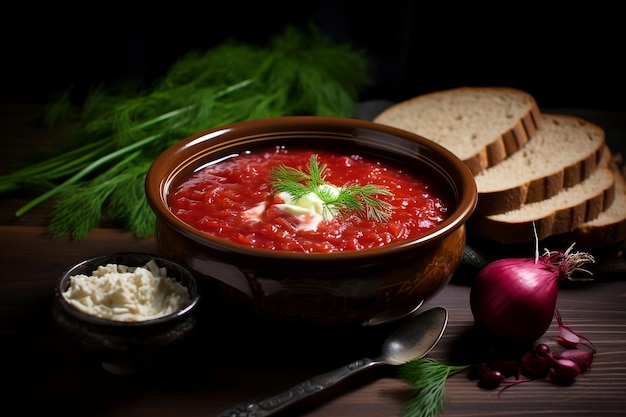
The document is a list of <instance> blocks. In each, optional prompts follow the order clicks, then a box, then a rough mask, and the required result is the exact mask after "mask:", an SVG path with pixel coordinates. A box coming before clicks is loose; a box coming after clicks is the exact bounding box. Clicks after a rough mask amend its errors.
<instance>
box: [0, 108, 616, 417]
mask: <svg viewBox="0 0 626 417" xmlns="http://www.w3.org/2000/svg"><path fill="white" fill-rule="evenodd" d="M35 109H36V108H33V107H32V106H29V105H2V106H0V111H1V113H0V121H1V125H0V129H1V132H0V133H1V135H0V138H1V141H2V172H7V171H8V170H9V163H10V162H15V161H20V160H25V159H26V158H27V157H28V156H29V155H30V154H31V153H32V152H33V150H34V149H35V148H37V147H40V146H45V145H46V144H50V143H52V140H53V137H54V134H55V132H54V131H51V130H47V129H43V128H41V127H37V126H36V124H34V122H33V118H32V116H33V114H34V113H33V110H35ZM29 197H32V196H29V195H28V194H23V193H14V194H11V195H4V196H0V265H2V272H1V273H0V335H1V337H2V340H1V341H0V342H1V344H2V352H3V355H4V361H3V362H4V363H3V366H2V376H3V379H4V384H3V385H4V387H5V388H3V390H2V391H1V392H2V398H3V399H4V401H3V406H4V407H9V406H11V407H18V408H17V409H19V410H20V412H21V414H23V415H31V414H32V412H35V411H39V412H44V413H46V415H47V414H49V413H63V415H65V416H67V415H80V416H121V415H124V416H152V417H158V416H163V417H165V416H186V417H193V416H202V417H206V416H215V415H218V414H219V413H220V412H222V411H224V410H226V409H228V408H229V407H231V406H233V405H235V404H237V403H240V402H243V401H249V400H253V399H256V398H258V397H261V396H265V395H271V394H276V393H278V392H280V391H281V390H283V389H287V388H289V387H291V386H293V385H295V384H297V383H299V382H301V381H303V380H305V379H307V378H309V377H312V376H314V375H316V374H318V373H322V372H326V371H329V370H331V369H334V368H336V367H339V366H342V365H344V364H347V363H349V362H352V361H353V360H356V359H359V358H362V357H371V355H376V354H378V349H379V346H380V344H381V342H382V340H384V338H385V336H386V334H387V333H388V332H389V330H390V329H391V328H392V327H393V325H386V327H385V326H381V327H377V328H362V329H351V330H347V331H346V330H341V331H340V330H334V329H326V330H322V329H293V328H289V329H287V328H285V327H283V326H278V325H270V324H263V323H257V322H254V321H247V320H242V319H241V318H238V317H235V316H233V317H231V316H229V315H228V314H224V313H222V314H219V312H216V311H215V308H214V307H213V306H211V305H204V306H203V308H202V309H201V311H200V314H201V316H200V321H199V326H198V331H197V332H196V333H195V334H194V335H193V337H192V338H191V340H189V342H188V343H187V344H185V345H184V346H183V347H181V349H180V352H178V354H176V355H173V357H170V358H168V359H167V360H164V362H163V363H162V364H161V365H160V366H159V367H158V368H156V369H154V370H153V371H151V372H147V373H145V374H141V375H130V376H129V375H126V376H121V375H113V374H109V373H107V372H106V371H105V370H103V369H102V367H101V366H100V364H99V363H97V361H94V360H93V358H91V357H89V356H88V355H87V354H85V353H84V352H83V351H82V350H81V349H80V348H79V347H77V346H76V345H75V344H74V343H73V342H72V341H70V340H67V339H66V338H65V337H64V336H63V335H62V334H61V332H60V331H59V329H57V328H56V327H55V326H54V323H53V322H52V320H51V314H50V308H51V301H52V293H53V286H54V284H55V281H56V280H57V279H58V276H59V274H60V273H61V272H62V271H63V270H64V269H66V268H67V267H68V266H69V265H71V264H72V263H74V262H76V261H78V260H80V259H81V258H84V257H88V256H91V255H95V254H100V253H104V252H112V251H126V250H132V251H144V252H151V253H155V250H156V249H155V245H154V241H153V239H143V240H140V239H137V238H135V237H134V236H132V235H131V234H129V233H128V232H124V231H122V230H118V229H114V228H98V229H95V230H93V231H92V232H91V233H90V234H89V235H88V236H87V237H86V238H85V239H84V240H81V241H71V240H69V239H65V238H60V239H54V240H53V239H51V238H50V236H49V235H48V233H47V230H46V224H47V219H48V216H49V214H50V212H51V208H52V203H51V202H49V203H46V204H44V205H42V206H40V207H37V208H36V209H35V210H33V211H32V212H30V213H29V214H27V215H26V216H24V217H21V218H15V217H14V215H13V213H14V212H15V210H16V209H17V208H18V207H19V206H21V205H22V204H24V203H25V202H26V201H28V199H29ZM523 255H524V256H528V255H529V254H523ZM531 256H532V255H531ZM616 256H617V259H618V261H620V262H622V264H620V265H623V261H624V255H623V253H622V252H620V253H617V254H616ZM618 264H619V263H618ZM593 268H597V270H596V272H595V280H594V281H593V282H590V283H586V284H580V285H569V286H564V287H563V288H562V289H561V290H560V293H559V298H558V303H557V307H558V308H559V310H560V312H561V315H562V316H563V318H564V321H565V322H566V324H567V325H568V326H569V327H571V328H572V329H574V330H575V331H577V332H579V333H581V334H583V335H585V336H586V337H587V338H589V339H590V340H591V341H592V342H593V343H594V344H595V346H596V347H597V354H596V357H595V360H594V362H593V365H592V367H591V369H590V370H588V371H587V372H586V373H585V374H583V375H582V376H579V377H578V378H577V379H576V381H575V383H574V384H572V385H570V386H556V385H552V384H550V383H548V382H547V381H543V380H541V381H540V380H537V381H532V382H530V383H524V384H520V385H517V386H514V387H512V388H509V389H507V390H506V391H504V392H502V393H501V394H500V395H498V390H493V391H492V390H483V389H480V388H478V387H477V386H476V384H475V383H474V382H473V381H470V380H469V379H467V377H466V376H465V374H460V375H455V376H453V377H451V378H449V379H448V381H447V395H448V402H447V404H446V406H445V408H444V409H443V410H442V412H441V413H440V415H441V416H504V415H506V416H529V415H532V416H600V415H615V416H618V415H619V416H624V415H626V396H625V394H626V279H624V276H625V275H624V271H623V269H622V270H616V269H615V268H613V267H610V266H609V267H607V265H606V264H598V265H594V266H593ZM593 268H592V269H593ZM469 282H471V276H470V275H469V272H467V270H466V269H462V270H460V271H459V272H458V273H457V275H456V276H455V277H454V278H453V281H452V282H451V283H450V284H449V285H448V286H447V287H446V288H445V289H444V290H443V291H442V292H441V293H439V294H438V295H437V296H436V297H435V298H434V299H432V300H431V301H430V302H429V303H428V306H436V305H440V306H444V307H446V308H447V309H448V311H449V323H448V327H447V329H446V331H445V333H444V336H443V338H442V340H441V342H440V343H439V344H438V345H437V346H436V348H435V349H434V350H433V351H431V353H430V354H429V355H428V356H429V357H430V358H433V359H436V360H439V361H441V362H444V363H449V364H462V363H463V361H466V360H468V359H467V358H468V357H470V356H468V353H469V352H472V351H473V349H475V347H476V346H477V345H478V344H479V343H480V341H478V340H475V338H474V337H473V336H472V335H473V332H472V329H473V319H472V315H471V312H470V309H469V297H468V296H469ZM556 335H557V328H556V323H553V324H552V326H551V327H550V329H549V330H548V332H547V333H546V334H545V335H544V337H543V338H542V339H540V341H543V342H545V343H547V344H548V345H550V346H551V347H553V348H554V349H557V348H558V346H557V345H556V343H555V342H554V339H555V337H556ZM396 370H397V369H396V368H392V367H388V368H384V367H383V368H378V369H374V370H371V372H367V373H365V374H362V375H359V376H358V377H355V378H353V379H351V380H349V381H347V382H346V383H345V384H343V385H341V386H340V387H339V388H337V389H335V390H333V391H331V392H329V393H326V394H323V395H321V396H320V397H319V398H315V399H314V400H311V401H307V402H305V403H304V404H302V405H300V406H298V407H296V408H295V409H292V410H289V411H288V412H286V413H284V415H292V416H307V417H324V416H344V415H359V416H361V417H369V416H371V417H381V416H402V415H403V405H404V404H406V402H407V401H408V400H409V399H410V398H411V396H412V395H413V392H412V390H411V388H410V387H409V385H407V384H406V383H405V382H404V381H402V380H400V379H399V378H398V377H397V374H396ZM13 409H15V408H13Z"/></svg>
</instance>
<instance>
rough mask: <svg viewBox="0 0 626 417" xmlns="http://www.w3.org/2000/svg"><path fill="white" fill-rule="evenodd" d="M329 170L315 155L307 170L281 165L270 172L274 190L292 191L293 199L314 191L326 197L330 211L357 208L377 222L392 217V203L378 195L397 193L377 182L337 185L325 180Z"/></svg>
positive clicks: (321, 198)
mask: <svg viewBox="0 0 626 417" xmlns="http://www.w3.org/2000/svg"><path fill="white" fill-rule="evenodd" d="M325 170H326V164H322V165H321V166H320V165H319V163H318V161H317V155H316V154H313V155H311V158H310V159H309V163H308V165H307V167H306V171H305V170H304V169H302V167H298V168H293V167H288V166H286V165H284V164H281V165H279V166H278V167H276V168H274V169H273V170H272V171H271V172H270V180H271V181H272V191H273V192H274V193H281V192H284V193H288V194H290V195H291V197H292V201H297V200H298V199H300V198H302V197H304V196H305V195H307V194H309V193H313V194H315V195H316V196H318V197H319V199H320V200H322V202H323V205H324V210H325V211H329V212H330V213H337V212H342V211H344V212H345V211H356V212H359V213H362V214H363V215H365V216H366V217H367V218H368V219H373V220H375V221H380V222H382V221H386V220H388V219H389V217H390V216H391V206H390V204H389V203H388V202H386V201H383V200H380V199H378V198H376V197H375V196H376V195H385V196H393V194H392V193H391V192H390V191H388V190H387V189H386V188H384V187H379V186H376V185H373V184H367V185H358V184H344V185H342V186H341V187H340V188H337V187H336V186H334V185H333V184H330V183H328V182H327V181H326V180H325V179H324V171H325ZM333 190H336V191H337V192H334V191H333Z"/></svg>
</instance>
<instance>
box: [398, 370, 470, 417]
mask: <svg viewBox="0 0 626 417" xmlns="http://www.w3.org/2000/svg"><path fill="white" fill-rule="evenodd" d="M469 367H470V366H469V365H447V364H444V363H441V362H439V361H436V360H434V359H430V358H419V359H415V360H412V361H409V362H407V363H405V364H403V365H401V367H400V370H399V376H400V378H401V379H403V380H404V381H405V382H407V383H409V385H411V386H412V387H413V389H414V391H415V395H414V396H413V397H412V398H411V399H410V400H409V401H408V403H407V404H405V406H404V417H435V416H436V415H437V414H438V413H439V411H441V410H442V408H443V407H444V405H445V403H446V399H447V398H446V381H447V380H448V378H449V377H450V376H451V375H454V374H456V373H459V372H462V371H464V370H466V369H468V368H469Z"/></svg>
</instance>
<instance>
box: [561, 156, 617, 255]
mask: <svg viewBox="0 0 626 417" xmlns="http://www.w3.org/2000/svg"><path fill="white" fill-rule="evenodd" d="M612 170H613V176H614V177H615V193H616V194H615V199H614V200H613V203H612V205H611V206H609V207H608V208H607V211H605V212H606V213H607V214H606V215H605V217H604V218H601V217H600V216H601V215H602V213H600V214H598V217H596V218H595V219H594V220H592V221H590V222H585V223H582V224H581V225H580V226H578V227H577V228H575V229H574V230H572V231H571V232H567V233H564V234H559V235H555V236H553V237H552V238H551V239H552V240H554V241H555V242H558V243H565V244H571V243H573V242H575V243H576V246H577V247H580V248H587V249H592V248H601V247H605V246H610V245H615V244H617V243H620V242H622V241H624V240H625V239H626V178H625V176H624V173H622V172H620V169H619V167H618V166H616V165H614V166H613V167H612ZM613 205H615V207H613ZM608 210H612V211H611V212H610V214H608V213H609V212H608ZM603 213H604V212H603Z"/></svg>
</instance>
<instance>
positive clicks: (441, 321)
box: [218, 307, 448, 417]
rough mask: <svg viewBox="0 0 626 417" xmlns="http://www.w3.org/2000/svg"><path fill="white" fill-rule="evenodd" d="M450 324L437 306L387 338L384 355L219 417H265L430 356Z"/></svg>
mask: <svg viewBox="0 0 626 417" xmlns="http://www.w3.org/2000/svg"><path fill="white" fill-rule="evenodd" d="M447 324H448V310H446V309H445V307H434V308H431V309H429V310H426V311H424V312H423V313H420V314H418V315H416V316H414V317H411V318H409V319H407V321H406V322H405V323H403V324H402V325H401V326H400V327H398V328H397V329H396V330H395V331H394V332H393V333H391V335H389V336H388V337H387V339H385V341H384V342H383V345H382V347H381V354H380V355H379V356H378V357H376V358H373V359H370V358H362V359H359V360H357V361H354V362H352V363H350V364H348V365H345V366H343V367H341V368H338V369H335V370H332V371H330V372H326V373H324V374H320V375H317V376H315V377H313V378H310V379H308V380H306V381H304V382H301V383H299V384H297V385H295V386H293V387H292V388H290V389H288V390H286V391H284V392H282V393H280V394H277V395H273V396H270V397H266V398H263V399H260V400H257V401H253V402H250V403H244V404H239V405H237V406H235V407H233V408H231V409H229V410H227V411H224V412H223V413H221V414H220V415H219V416H218V417H253V416H254V417H265V416H270V415H272V414H274V413H276V412H278V411H280V410H282V409H284V408H287V407H289V406H291V405H293V404H295V403H296V402H299V401H301V400H303V399H304V398H307V397H310V396H312V395H314V394H317V393H319V392H320V391H322V390H325V389H327V388H330V387H332V386H334V385H336V384H337V383H339V382H340V381H343V380H345V379H346V378H348V377H350V376H352V375H354V374H356V373H359V372H361V371H364V370H365V369H370V368H373V367H375V366H381V365H392V366H398V365H402V364H404V363H407V362H409V361H412V360H414V359H418V358H422V357H424V356H425V355H427V354H428V353H429V352H430V351H431V350H432V349H433V348H434V347H435V345H436V344H437V343H438V342H439V340H440V339H441V336H443V332H444V330H445V328H446V326H447Z"/></svg>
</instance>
